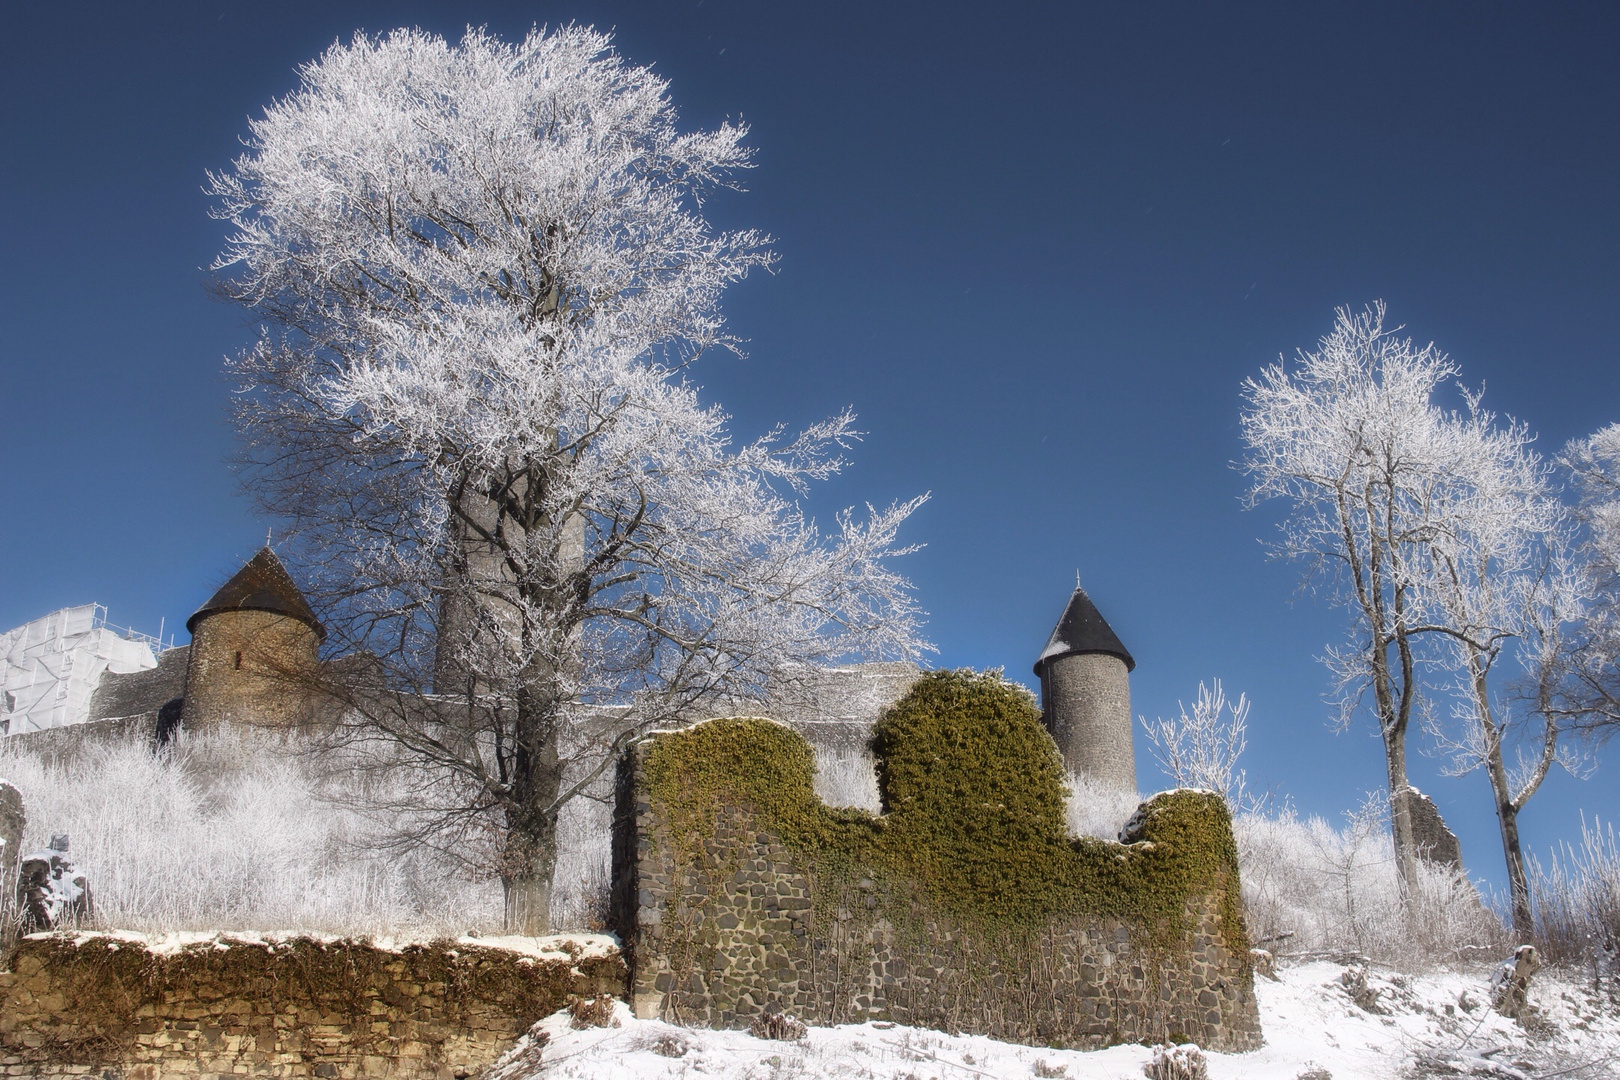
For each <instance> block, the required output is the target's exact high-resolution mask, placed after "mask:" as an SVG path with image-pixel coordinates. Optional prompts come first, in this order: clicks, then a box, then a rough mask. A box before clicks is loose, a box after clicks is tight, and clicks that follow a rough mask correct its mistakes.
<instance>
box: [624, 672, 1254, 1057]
mask: <svg viewBox="0 0 1620 1080" xmlns="http://www.w3.org/2000/svg"><path fill="white" fill-rule="evenodd" d="M873 749H874V751H875V753H876V756H877V759H878V764H879V773H878V775H879V787H880V789H881V793H882V799H883V810H884V812H883V813H882V814H880V815H873V814H868V813H865V812H862V811H858V810H849V809H833V808H829V807H827V806H825V805H824V804H822V803H821V802H820V801H819V800H818V799H817V798H816V797H815V794H814V790H813V779H814V769H815V763H814V757H813V755H812V752H811V750H810V747H809V746H808V744H806V743H805V741H804V740H803V739H802V738H801V737H800V736H798V735H797V734H795V733H794V732H793V731H791V730H790V729H788V728H786V727H784V726H782V725H779V724H776V723H773V722H772V721H769V720H758V719H725V720H711V721H707V722H705V723H702V724H699V725H697V726H695V727H692V728H688V729H685V730H682V731H678V732H670V733H665V734H661V735H658V736H656V737H654V738H653V739H650V740H649V741H647V742H646V743H644V744H642V745H641V746H640V747H638V748H637V750H636V751H635V752H634V753H633V755H632V756H631V757H630V758H629V759H628V761H627V765H626V770H625V772H624V773H623V774H622V776H621V785H620V798H619V808H618V815H617V818H616V822H615V828H616V830H617V836H616V849H617V858H616V860H615V875H616V881H615V889H616V893H615V912H616V918H617V920H618V922H619V924H620V927H619V928H620V932H621V935H622V936H623V938H624V941H625V942H626V944H627V946H628V953H629V961H630V964H631V987H632V1004H633V1005H634V1007H635V1008H636V1011H637V1012H638V1014H641V1015H657V1016H662V1017H665V1018H667V1019H671V1020H674V1021H677V1022H682V1023H691V1024H704V1025H711V1026H721V1027H737V1026H743V1025H746V1024H747V1023H748V1021H749V1019H750V1018H751V1017H752V1016H753V1015H755V1014H757V1013H758V1012H760V1011H761V1010H763V1009H765V1008H766V1007H768V1006H774V1007H777V1008H781V1009H783V1010H784V1011H787V1012H792V1013H794V1014H796V1015H798V1016H800V1017H801V1018H804V1019H806V1020H810V1021H812V1022H816V1023H840V1022H848V1021H861V1020H866V1019H891V1020H896V1021H900V1022H904V1023H913V1024H924V1025H929V1026H934V1027H943V1028H946V1029H950V1030H960V1031H969V1032H977V1033H983V1034H990V1035H996V1036H1000V1037H1004V1038H1012V1039H1019V1040H1023V1041H1035V1042H1041V1043H1052V1044H1062V1045H1067V1046H1081V1047H1092V1046H1103V1045H1108V1044H1111V1043H1116V1042H1131V1041H1159V1040H1165V1039H1173V1040H1187V1039H1191V1040H1193V1041H1196V1042H1198V1043H1200V1044H1201V1045H1204V1046H1206V1047H1211V1048H1216V1049H1224V1050H1240V1049H1247V1048H1251V1047H1254V1046H1258V1045H1259V1043H1260V1030H1259V1020H1258V1014H1257V1010H1256V1006H1255V999H1254V989H1253V980H1252V973H1251V971H1250V969H1249V965H1248V940H1247V935H1246V931H1245V929H1244V925H1243V913H1242V906H1241V900H1240V894H1239V891H1238V878H1237V857H1236V848H1235V845H1234V843H1233V839H1232V829H1231V822H1230V819H1229V817H1228V815H1227V812H1226V809H1225V806H1224V804H1223V803H1222V802H1221V801H1220V799H1219V798H1217V797H1215V796H1211V795H1207V794H1204V793H1199V792H1188V791H1179V792H1170V793H1166V794H1163V795H1159V796H1157V797H1155V798H1154V799H1152V800H1150V801H1149V802H1147V803H1145V804H1144V805H1143V807H1142V809H1141V811H1140V812H1139V813H1138V815H1137V817H1136V818H1135V819H1134V820H1133V823H1132V826H1131V832H1130V834H1129V836H1128V837H1127V838H1128V839H1129V840H1130V841H1131V842H1130V843H1122V844H1121V843H1108V842H1105V841H1100V840H1094V839H1090V838H1081V839H1075V838H1073V837H1070V836H1069V835H1068V834H1067V831H1066V829H1065V826H1064V790H1063V769H1062V764H1061V762H1060V760H1059V758H1058V755H1057V749H1056V747H1055V746H1054V745H1053V743H1052V741H1051V738H1050V737H1049V736H1048V735H1047V733H1046V731H1045V730H1044V729H1043V728H1042V727H1041V724H1040V717H1039V712H1038V710H1037V709H1036V707H1035V704H1034V702H1033V701H1032V700H1031V699H1030V697H1029V695H1028V694H1027V693H1026V692H1025V691H1023V690H1022V688H1020V687H1017V686H1015V685H1013V684H1011V683H1008V682H1006V681H1004V680H1003V679H1002V678H1001V677H1000V676H999V675H995V674H974V673H971V672H937V673H933V674H930V675H928V676H925V677H924V678H923V679H921V680H920V681H919V682H918V683H917V684H916V685H915V686H914V687H913V688H912V690H911V692H910V693H909V694H908V695H906V697H904V698H902V699H901V700H900V701H899V702H897V703H896V704H895V705H894V706H893V707H892V708H890V709H889V710H888V712H887V713H886V714H885V715H884V717H883V719H882V720H881V721H880V722H879V724H878V727H877V729H876V732H875V734H874V740H873Z"/></svg>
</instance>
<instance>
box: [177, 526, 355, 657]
mask: <svg viewBox="0 0 1620 1080" xmlns="http://www.w3.org/2000/svg"><path fill="white" fill-rule="evenodd" d="M222 611H269V612H273V613H275V614H277V615H286V616H287V617H288V618H292V619H297V620H298V621H299V622H302V623H307V624H308V625H309V626H310V627H311V628H312V629H313V630H314V631H315V633H316V634H317V635H318V636H319V637H321V638H325V637H326V630H325V628H323V627H322V626H321V623H320V620H319V619H317V618H315V612H314V611H312V610H310V606H309V602H308V601H306V600H305V599H304V594H303V593H302V592H300V591H299V589H298V586H297V585H294V584H293V579H292V576H291V575H290V574H288V573H287V568H286V567H284V566H282V565H281V560H280V559H278V558H276V556H275V552H273V551H271V550H270V549H269V548H267V547H266V548H260V549H259V553H258V554H257V555H254V556H253V558H251V559H249V560H248V561H247V565H246V566H243V567H242V569H240V570H238V571H237V572H236V576H235V577H233V578H231V580H229V581H227V582H226V583H225V584H224V585H222V586H220V589H219V591H218V592H217V593H215V594H214V596H213V599H211V600H209V601H208V603H206V604H204V605H203V606H202V607H200V608H198V609H197V610H196V612H194V613H193V614H192V616H191V618H189V619H187V620H186V629H187V630H190V631H192V632H193V633H195V632H196V630H197V624H198V623H200V622H202V621H203V620H204V619H206V618H208V616H210V615H218V614H219V613H220V612H222Z"/></svg>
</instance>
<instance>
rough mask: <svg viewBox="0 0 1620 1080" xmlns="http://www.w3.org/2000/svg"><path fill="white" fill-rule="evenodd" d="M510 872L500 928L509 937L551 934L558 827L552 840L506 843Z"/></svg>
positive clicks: (519, 839)
mask: <svg viewBox="0 0 1620 1080" xmlns="http://www.w3.org/2000/svg"><path fill="white" fill-rule="evenodd" d="M506 863H507V866H508V871H507V873H505V874H502V875H501V893H502V897H503V900H504V910H503V912H502V919H501V925H502V927H503V929H505V931H506V932H507V933H508V934H523V935H526V936H528V937H539V936H540V935H542V934H549V933H551V879H552V873H553V871H554V870H555V869H556V866H557V843H556V826H555V822H553V826H552V829H551V835H550V836H549V837H544V838H541V837H519V836H516V835H512V836H509V837H508V842H507V860H506Z"/></svg>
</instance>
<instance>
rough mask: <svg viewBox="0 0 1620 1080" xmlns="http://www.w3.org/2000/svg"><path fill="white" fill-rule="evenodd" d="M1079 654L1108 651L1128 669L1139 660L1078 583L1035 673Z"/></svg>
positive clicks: (1038, 660)
mask: <svg viewBox="0 0 1620 1080" xmlns="http://www.w3.org/2000/svg"><path fill="white" fill-rule="evenodd" d="M1075 653H1108V654H1109V655H1110V656H1117V657H1119V658H1120V659H1121V660H1123V661H1125V670H1126V671H1130V670H1132V669H1134V668H1135V667H1136V661H1135V660H1134V659H1132V657H1131V654H1130V653H1129V652H1128V651H1126V649H1125V646H1124V645H1123V644H1122V643H1121V642H1120V640H1119V637H1118V636H1117V635H1115V633H1114V631H1113V628H1112V627H1110V626H1109V625H1108V621H1107V620H1106V619H1104V618H1103V617H1102V612H1100V611H1098V610H1097V605H1096V604H1093V603H1092V602H1091V597H1089V596H1087V595H1086V591H1085V590H1084V589H1082V588H1080V586H1078V585H1076V586H1075V587H1074V595H1073V596H1071V597H1069V606H1068V607H1066V608H1064V609H1063V617H1062V618H1061V619H1059V620H1058V624H1057V628H1056V629H1054V630H1053V631H1052V636H1051V637H1050V638H1048V639H1047V641H1046V648H1044V649H1042V650H1041V655H1040V657H1039V658H1038V659H1037V660H1036V661H1035V674H1037V675H1040V674H1042V669H1043V668H1045V667H1046V665H1047V663H1049V662H1050V661H1053V660H1056V659H1058V658H1059V657H1064V656H1073V655H1074V654H1075Z"/></svg>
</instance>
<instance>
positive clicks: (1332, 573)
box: [1243, 304, 1568, 906]
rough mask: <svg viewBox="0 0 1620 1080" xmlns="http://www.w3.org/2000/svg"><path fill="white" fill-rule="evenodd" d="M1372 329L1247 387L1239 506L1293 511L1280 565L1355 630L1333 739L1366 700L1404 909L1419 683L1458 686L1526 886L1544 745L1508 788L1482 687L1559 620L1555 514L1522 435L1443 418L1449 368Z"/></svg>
mask: <svg viewBox="0 0 1620 1080" xmlns="http://www.w3.org/2000/svg"><path fill="white" fill-rule="evenodd" d="M1384 315H1385V312H1384V307H1383V305H1382V304H1379V305H1375V306H1373V307H1371V308H1368V309H1367V310H1365V311H1363V312H1360V313H1352V312H1350V311H1348V310H1346V309H1340V310H1339V312H1338V314H1337V319H1336V321H1335V323H1334V327H1333V330H1332V332H1331V333H1329V334H1328V336H1326V337H1325V338H1323V339H1322V341H1321V342H1320V344H1319V345H1318V347H1317V348H1316V349H1314V350H1310V351H1304V350H1302V351H1300V352H1299V354H1298V356H1297V358H1296V359H1295V360H1294V361H1293V362H1292V363H1289V362H1286V361H1283V360H1279V361H1278V362H1277V363H1276V364H1274V365H1271V366H1270V367H1267V368H1266V369H1265V370H1264V371H1263V372H1262V373H1261V374H1260V376H1259V377H1258V378H1254V379H1250V380H1248V381H1247V382H1245V384H1244V395H1245V397H1246V399H1247V408H1246V409H1245V411H1244V414H1243V434H1244V439H1245V442H1246V443H1247V446H1248V456H1247V459H1246V461H1245V468H1246V470H1247V472H1248V473H1249V475H1250V476H1251V478H1252V486H1251V488H1250V493H1249V494H1250V500H1251V504H1253V503H1258V502H1260V501H1263V500H1265V499H1269V498H1273V497H1283V498H1286V499H1288V500H1289V501H1290V502H1291V503H1292V512H1291V513H1290V514H1289V516H1288V517H1287V518H1286V519H1285V521H1284V522H1283V523H1282V527H1281V528H1282V536H1281V539H1280V540H1279V541H1278V542H1277V543H1276V545H1275V550H1276V552H1277V553H1278V554H1280V555H1283V556H1288V557H1295V558H1301V559H1304V560H1307V561H1308V562H1309V564H1310V567H1311V571H1312V573H1313V578H1314V580H1318V581H1322V582H1324V583H1325V584H1326V585H1327V586H1328V587H1329V588H1330V589H1331V590H1332V595H1333V597H1334V598H1335V600H1337V601H1338V602H1339V603H1341V604H1342V605H1343V606H1344V607H1345V608H1346V609H1347V610H1348V611H1349V612H1350V614H1351V617H1352V619H1351V637H1350V641H1349V642H1347V643H1346V644H1344V645H1341V646H1339V647H1337V648H1332V649H1330V650H1329V651H1328V655H1327V662H1328V665H1329V667H1330V669H1331V670H1332V671H1333V673H1334V676H1335V680H1336V685H1337V686H1338V688H1339V690H1340V694H1339V699H1338V700H1339V705H1340V720H1341V722H1342V723H1348V722H1349V720H1350V719H1351V717H1352V716H1353V715H1354V714H1355V712H1356V711H1357V710H1358V708H1359V707H1360V706H1361V704H1362V702H1363V701H1364V700H1365V699H1366V698H1367V697H1368V696H1369V694H1370V697H1371V702H1370V706H1371V713H1372V716H1373V719H1374V720H1375V721H1376V723H1377V725H1378V730H1379V734H1380V736H1381V737H1382V740H1383V747H1384V756H1385V763H1386V768H1387V773H1388V782H1389V796H1390V815H1389V816H1390V819H1391V831H1392V833H1393V837H1394V848H1395V857H1396V862H1397V868H1398V870H1399V875H1400V880H1401V882H1402V886H1403V888H1404V889H1405V890H1406V892H1405V894H1406V895H1407V896H1411V895H1413V894H1414V890H1415V888H1416V886H1417V866H1416V854H1417V853H1416V848H1415V844H1414V842H1413V836H1412V822H1411V818H1410V816H1409V814H1408V810H1407V803H1406V799H1405V798H1404V793H1405V791H1406V790H1407V780H1406V762H1407V756H1406V755H1407V746H1406V743H1407V735H1408V733H1409V731H1410V727H1411V722H1412V719H1413V717H1414V716H1418V715H1421V714H1422V713H1421V710H1422V707H1423V703H1424V701H1425V691H1426V687H1425V672H1426V671H1427V672H1430V673H1440V672H1446V671H1450V672H1454V673H1455V672H1460V673H1461V683H1462V690H1463V693H1462V694H1461V695H1459V700H1460V701H1461V702H1462V703H1463V706H1462V708H1463V714H1464V719H1465V720H1466V721H1467V722H1468V723H1470V724H1471V725H1472V729H1471V730H1470V731H1467V732H1465V734H1464V736H1463V739H1464V742H1465V743H1466V744H1467V745H1468V746H1470V747H1472V748H1473V749H1475V750H1477V751H1478V755H1477V758H1476V760H1477V763H1478V764H1483V765H1485V767H1486V769H1487V772H1488V774H1489V775H1490V777H1491V781H1492V787H1493V792H1494V793H1495V795H1496V799H1497V810H1498V817H1499V821H1500V823H1501V824H1502V826H1503V840H1504V850H1505V851H1507V852H1508V856H1509V862H1510V865H1511V864H1516V865H1518V867H1519V869H1520V871H1521V872H1520V874H1519V875H1518V877H1517V884H1518V885H1519V886H1522V884H1523V874H1522V858H1518V857H1516V852H1517V831H1516V826H1515V821H1516V815H1517V812H1518V810H1519V809H1522V806H1523V800H1525V799H1528V798H1529V796H1530V794H1532V793H1533V792H1534V790H1535V788H1536V786H1537V785H1538V784H1539V782H1540V777H1541V776H1544V775H1545V771H1546V767H1547V766H1550V764H1551V763H1552V760H1553V755H1554V752H1555V750H1556V737H1557V730H1556V726H1555V725H1546V726H1545V728H1544V731H1543V739H1542V743H1541V746H1542V749H1543V751H1544V753H1543V755H1538V756H1537V757H1536V758H1535V760H1534V761H1533V762H1532V763H1531V765H1530V767H1529V773H1528V774H1527V775H1526V776H1523V777H1521V778H1519V780H1518V781H1515V780H1514V779H1513V778H1511V777H1510V776H1509V775H1508V772H1509V771H1508V770H1507V769H1506V767H1505V766H1504V764H1503V759H1502V757H1501V751H1502V745H1503V742H1504V741H1505V735H1506V732H1507V731H1508V730H1509V728H1510V726H1511V725H1509V724H1508V723H1507V719H1506V718H1505V717H1503V716H1501V715H1499V714H1498V713H1497V712H1495V711H1494V709H1493V705H1492V697H1491V683H1490V681H1489V676H1490V673H1491V670H1492V667H1493V666H1494V664H1495V661H1496V659H1497V657H1498V656H1499V655H1500V654H1501V652H1502V650H1503V648H1504V647H1505V646H1506V644H1507V643H1508V642H1510V641H1514V640H1516V639H1521V638H1526V637H1534V636H1537V634H1533V633H1532V629H1533V627H1532V623H1533V621H1534V620H1535V619H1536V618H1538V617H1539V618H1541V619H1542V622H1541V624H1540V631H1539V632H1538V633H1539V634H1540V635H1541V636H1540V637H1538V641H1539V640H1541V639H1542V638H1544V637H1545V635H1547V634H1551V635H1553V636H1556V634H1557V628H1558V627H1559V626H1560V625H1562V622H1563V620H1564V619H1565V618H1567V616H1568V609H1567V607H1566V606H1560V605H1561V604H1562V601H1557V602H1553V601H1551V600H1550V599H1549V597H1550V596H1551V595H1552V594H1550V593H1548V592H1546V591H1545V590H1546V589H1547V588H1549V586H1550V583H1552V582H1553V580H1554V578H1555V577H1556V576H1557V575H1556V574H1555V573H1554V572H1553V565H1554V560H1553V559H1552V556H1551V555H1550V553H1549V549H1548V547H1547V544H1546V542H1545V541H1546V538H1547V537H1548V536H1550V535H1551V531H1552V530H1554V528H1555V525H1556V521H1557V516H1558V511H1557V507H1556V504H1555V503H1554V502H1553V501H1552V499H1551V497H1550V495H1549V493H1548V488H1547V477H1546V469H1545V466H1544V464H1543V463H1542V462H1541V461H1540V460H1539V459H1538V458H1536V456H1535V455H1534V454H1533V453H1531V451H1530V448H1529V444H1530V441H1531V437H1530V435H1529V433H1528V432H1527V431H1526V430H1525V429H1524V428H1523V427H1522V426H1520V425H1514V424H1504V423H1500V422H1499V421H1498V420H1497V418H1496V417H1495V416H1493V415H1492V414H1490V413H1489V412H1487V411H1485V410H1483V409H1481V408H1480V404H1479V398H1478V396H1477V395H1473V394H1470V393H1468V392H1467V391H1464V392H1463V394H1462V397H1463V402H1462V404H1463V407H1462V408H1461V409H1460V410H1452V409H1446V408H1444V407H1443V406H1442V405H1441V404H1439V403H1438V402H1437V400H1436V397H1437V394H1438V393H1439V392H1440V391H1441V390H1442V388H1444V387H1446V386H1447V384H1449V383H1452V382H1453V381H1454V380H1456V378H1457V377H1458V375H1459V374H1460V372H1459V369H1458V367H1457V365H1456V364H1455V363H1454V362H1453V361H1452V360H1451V359H1450V358H1448V357H1447V356H1446V355H1445V354H1444V353H1442V352H1441V351H1440V350H1438V349H1437V348H1435V347H1434V346H1433V345H1432V344H1431V345H1427V346H1424V347H1422V348H1419V347H1417V346H1416V345H1414V343H1413V342H1412V340H1411V339H1409V338H1404V337H1400V336H1397V333H1396V331H1394V330H1391V329H1387V328H1386V327H1385V326H1384ZM1538 590H1542V591H1540V592H1538ZM1548 618H1550V619H1551V622H1548V621H1547V619H1548ZM1533 652H1534V648H1529V649H1527V650H1526V656H1527V658H1529V654H1530V653H1533ZM1428 689H1429V690H1431V691H1432V689H1433V688H1432V687H1429V688H1428ZM1543 761H1545V764H1541V762H1543ZM1538 767H1539V769H1540V772H1539V774H1538V773H1537V772H1536V769H1537V768H1538ZM1516 906H1517V902H1516Z"/></svg>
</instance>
